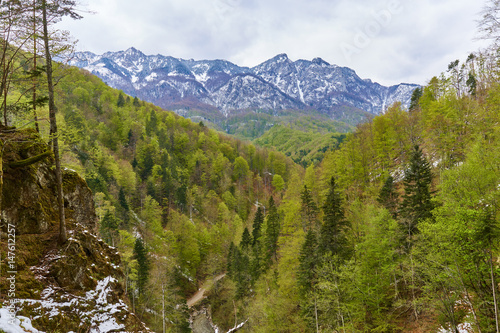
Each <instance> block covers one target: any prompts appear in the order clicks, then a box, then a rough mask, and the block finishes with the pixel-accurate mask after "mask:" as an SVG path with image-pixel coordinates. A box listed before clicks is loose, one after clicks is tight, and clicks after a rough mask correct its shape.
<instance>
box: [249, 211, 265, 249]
mask: <svg viewBox="0 0 500 333" xmlns="http://www.w3.org/2000/svg"><path fill="white" fill-rule="evenodd" d="M262 223H264V214H263V213H262V208H260V207H258V208H257V213H255V217H254V219H253V226H252V227H253V229H252V245H253V246H255V245H256V244H257V243H258V242H259V239H260V235H261V228H262Z"/></svg>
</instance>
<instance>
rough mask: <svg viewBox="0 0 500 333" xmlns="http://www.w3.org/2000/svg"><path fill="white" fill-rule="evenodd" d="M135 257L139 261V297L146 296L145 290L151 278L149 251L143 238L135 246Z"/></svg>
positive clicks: (136, 241) (137, 240)
mask: <svg viewBox="0 0 500 333" xmlns="http://www.w3.org/2000/svg"><path fill="white" fill-rule="evenodd" d="M134 256H135V258H136V260H137V265H138V266H139V267H138V268H137V288H138V289H139V295H143V294H144V288H145V287H146V283H147V282H148V278H149V268H150V267H149V259H148V250H147V249H146V247H145V246H144V242H143V241H142V239H141V238H137V239H136V240H135V244H134Z"/></svg>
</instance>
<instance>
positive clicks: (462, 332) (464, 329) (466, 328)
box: [438, 323, 474, 333]
mask: <svg viewBox="0 0 500 333" xmlns="http://www.w3.org/2000/svg"><path fill="white" fill-rule="evenodd" d="M457 328H458V332H459V333H470V332H474V329H473V328H472V325H471V323H462V324H458V327H457ZM453 332H454V331H453V330H451V329H445V328H442V327H441V328H440V329H439V331H438V333H453Z"/></svg>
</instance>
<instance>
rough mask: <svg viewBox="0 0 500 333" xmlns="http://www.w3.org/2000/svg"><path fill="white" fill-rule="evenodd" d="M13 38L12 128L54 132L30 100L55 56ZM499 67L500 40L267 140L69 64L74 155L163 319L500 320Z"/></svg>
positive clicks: (407, 323) (355, 324)
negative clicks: (349, 119)
mask: <svg viewBox="0 0 500 333" xmlns="http://www.w3.org/2000/svg"><path fill="white" fill-rule="evenodd" d="M3 45H4V46H5V47H4V48H3V54H4V57H3V59H4V60H2V61H4V62H5V61H7V60H8V62H6V64H8V65H9V66H11V68H12V70H11V71H9V73H10V74H9V75H7V74H6V72H2V73H3V74H4V75H3V76H2V77H3V81H2V87H3V88H4V89H2V95H0V96H1V99H2V101H3V102H2V115H3V118H2V130H7V129H8V130H12V129H13V128H14V127H15V129H16V130H18V131H26V132H38V133H39V135H40V136H41V137H42V139H43V140H44V141H46V142H48V141H49V138H51V136H50V134H51V129H50V124H49V121H47V119H48V118H49V109H48V107H47V105H46V103H45V102H46V100H45V99H43V98H42V99H40V98H38V99H35V101H32V100H31V99H32V93H33V89H35V90H36V92H37V94H38V95H39V96H46V95H47V94H48V91H46V84H45V82H44V71H45V69H46V67H47V66H46V64H44V65H45V66H43V67H41V69H40V68H38V67H37V66H40V64H43V59H38V65H36V64H33V59H35V58H34V57H33V56H32V54H30V53H28V52H26V51H19V50H17V49H16V48H13V47H10V46H9V45H7V43H3ZM465 56H466V55H465ZM4 68H5V67H4ZM14 69H15V70H14ZM499 70H500V67H499V58H498V50H497V49H490V50H485V51H481V52H477V53H473V54H470V55H469V56H468V57H466V60H464V61H458V60H457V61H453V62H451V63H450V65H449V68H448V71H446V72H444V73H442V74H438V75H437V76H436V77H434V78H432V79H430V81H429V83H428V84H427V85H426V86H424V87H422V88H419V89H417V90H415V92H414V94H413V99H412V105H411V106H410V108H409V110H404V109H402V107H401V105H400V104H397V103H396V104H394V105H392V106H390V107H389V108H388V109H387V110H386V112H385V113H384V114H381V115H378V116H376V117H374V118H373V119H370V120H367V121H366V122H364V123H361V124H359V125H358V126H357V127H356V128H355V129H353V130H352V131H351V132H349V133H336V132H331V131H327V130H325V132H324V133H323V134H322V136H321V137H319V138H317V137H315V135H314V132H312V131H309V130H307V129H309V128H316V129H317V128H318V127H317V126H318V125H317V124H314V119H310V121H311V123H310V124H306V125H304V124H302V125H301V126H302V127H303V128H306V130H303V129H301V128H299V127H301V126H296V127H295V128H294V127H293V126H288V127H287V126H280V127H276V128H274V129H272V131H274V133H272V132H271V134H269V133H268V134H267V136H266V135H264V136H263V137H261V138H260V139H257V140H256V141H255V142H253V143H252V142H249V141H242V140H239V139H236V138H234V137H230V136H228V135H225V134H222V133H219V132H216V131H215V130H212V129H210V128H208V127H207V126H205V125H204V123H203V122H202V121H200V122H199V123H194V122H192V121H190V120H188V119H185V118H182V117H180V116H178V115H176V114H174V113H173V112H169V111H167V110H162V109H160V108H159V107H156V106H154V105H152V104H149V103H146V102H143V101H141V100H138V99H137V98H134V97H131V96H128V95H126V94H124V93H123V92H121V91H118V90H114V89H112V88H110V87H108V86H107V85H105V84H104V83H103V82H102V81H101V80H100V79H98V78H97V77H95V76H93V75H91V74H89V73H88V72H85V71H82V70H79V69H77V68H74V67H69V66H65V65H64V64H63V63H60V62H54V75H55V77H56V81H57V82H56V84H55V92H54V96H55V103H56V105H57V107H58V113H57V123H58V128H59V145H60V151H61V163H62V166H63V167H64V168H68V169H72V170H75V171H76V172H78V173H79V174H80V175H81V176H82V177H83V178H84V179H85V180H86V182H87V184H88V186H89V187H90V189H91V190H92V192H93V195H94V202H95V207H96V211H97V215H98V218H99V230H98V232H99V234H100V237H102V239H103V240H104V241H105V242H106V243H108V244H109V245H111V246H113V247H115V248H116V249H117V251H118V252H119V254H120V256H121V269H122V270H123V272H124V278H123V281H121V282H122V284H123V286H124V289H125V293H126V296H127V298H128V300H129V303H130V304H131V305H132V307H133V309H134V311H135V313H136V315H137V316H138V317H139V318H140V319H141V320H142V321H144V322H145V323H146V324H147V325H148V326H149V327H150V328H151V329H152V330H154V331H156V332H162V331H163V330H166V331H168V332H190V331H191V328H190V322H189V320H190V314H191V313H192V312H193V311H194V309H202V308H203V309H209V312H210V317H211V320H212V321H213V323H214V324H215V325H217V327H219V328H220V329H221V330H222V331H228V330H231V329H232V328H236V327H237V328H238V331H240V332H459V331H461V332H465V330H469V331H471V332H483V333H486V332H499V325H500V318H499V316H500V315H499V313H498V310H499V305H498V302H499V301H498V296H499V295H498V293H499V291H500V288H499V281H500V270H499V261H498V260H499V255H500V252H499V251H500V248H499V241H500V228H499V222H500V182H499V180H500V137H499V136H500V84H499V82H500V81H499ZM7 88H8V89H7ZM35 106H36V107H35ZM34 112H35V113H34ZM34 114H35V115H36V118H35V117H34ZM301 121H304V120H303V119H302V120H301ZM291 136H293V137H294V138H296V139H295V140H294V141H293V142H288V141H286V140H283V139H280V137H281V138H282V137H291ZM0 138H1V137H0ZM301 138H302V139H301ZM301 140H302V141H301ZM314 140H317V141H314ZM6 144H8V143H7V142H3V141H2V146H3V145H6ZM262 146H265V147H262ZM301 149H302V153H301ZM216 277H217V279H216ZM202 286H204V287H205V288H206V292H205V297H204V298H203V299H202V300H201V301H200V302H198V303H196V304H194V305H192V306H191V307H190V308H188V306H187V303H186V301H187V300H188V299H189V298H190V297H191V296H192V295H193V294H194V293H195V292H196V291H197V290H198V289H199V288H201V287H202Z"/></svg>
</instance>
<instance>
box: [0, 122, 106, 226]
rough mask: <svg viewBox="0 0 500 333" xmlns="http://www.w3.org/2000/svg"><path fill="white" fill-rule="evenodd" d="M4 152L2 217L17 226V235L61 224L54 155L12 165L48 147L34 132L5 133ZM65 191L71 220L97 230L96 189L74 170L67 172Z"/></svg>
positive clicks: (68, 216)
mask: <svg viewBox="0 0 500 333" xmlns="http://www.w3.org/2000/svg"><path fill="white" fill-rule="evenodd" d="M1 138H2V139H3V140H4V142H5V151H4V154H3V164H4V177H3V182H4V184H3V191H2V197H3V203H2V217H3V219H4V221H5V222H6V223H8V224H12V225H15V226H16V233H17V234H41V233H44V232H47V231H48V230H49V228H50V227H51V226H54V225H55V224H57V221H58V210H57V194H56V193H57V192H56V180H55V173H54V172H53V160H52V156H49V157H47V158H45V159H42V160H41V161H39V162H36V163H34V164H32V165H28V166H25V167H10V166H9V165H10V164H12V163H13V162H17V161H22V160H26V159H28V158H30V157H34V156H37V155H39V154H41V153H43V152H45V151H47V149H48V146H47V144H46V143H44V142H43V141H42V140H41V139H40V138H39V137H38V135H37V134H36V133H35V132H34V131H23V132H15V133H12V134H10V135H9V136H5V135H2V136H1ZM63 192H64V205H65V213H66V219H67V220H68V223H70V224H72V223H80V224H82V225H84V226H85V227H87V228H88V229H90V230H95V229H96V225H97V216H96V213H95V210H94V203H93V196H92V191H91V190H90V189H89V187H88V186H87V184H86V183H85V181H84V180H83V179H82V178H81V177H80V176H79V175H78V174H77V173H76V172H74V171H72V170H67V169H66V170H64V171H63Z"/></svg>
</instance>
